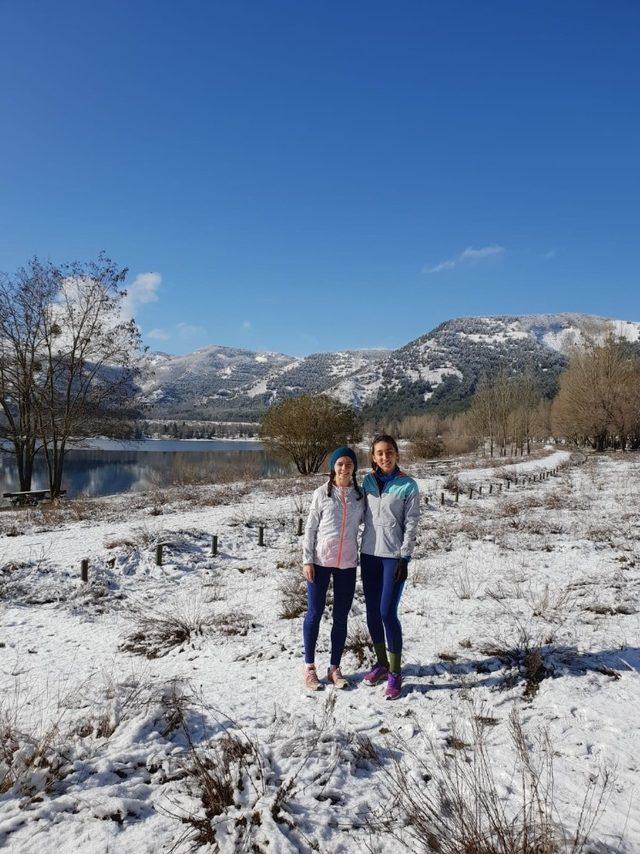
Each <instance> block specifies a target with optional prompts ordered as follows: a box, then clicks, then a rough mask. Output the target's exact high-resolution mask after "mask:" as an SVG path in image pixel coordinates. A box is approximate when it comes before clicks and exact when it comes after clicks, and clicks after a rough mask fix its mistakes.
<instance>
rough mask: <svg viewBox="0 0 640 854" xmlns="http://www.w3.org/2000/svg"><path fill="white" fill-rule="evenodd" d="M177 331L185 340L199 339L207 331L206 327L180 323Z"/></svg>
mask: <svg viewBox="0 0 640 854" xmlns="http://www.w3.org/2000/svg"><path fill="white" fill-rule="evenodd" d="M176 329H177V330H178V332H179V334H180V335H181V336H182V337H183V338H197V337H198V336H199V335H204V334H205V333H206V331H207V330H206V329H205V328H204V326H197V325H195V324H193V323H178V324H176Z"/></svg>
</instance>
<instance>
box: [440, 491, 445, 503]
mask: <svg viewBox="0 0 640 854" xmlns="http://www.w3.org/2000/svg"><path fill="white" fill-rule="evenodd" d="M440 504H442V505H443V506H444V492H441V493H440Z"/></svg>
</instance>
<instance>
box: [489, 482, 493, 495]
mask: <svg viewBox="0 0 640 854" xmlns="http://www.w3.org/2000/svg"><path fill="white" fill-rule="evenodd" d="M489 495H493V484H492V483H490V484H489Z"/></svg>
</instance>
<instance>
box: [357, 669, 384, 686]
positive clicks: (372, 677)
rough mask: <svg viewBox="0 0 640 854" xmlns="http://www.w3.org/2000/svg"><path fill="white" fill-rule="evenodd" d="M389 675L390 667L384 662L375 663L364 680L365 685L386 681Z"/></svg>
mask: <svg viewBox="0 0 640 854" xmlns="http://www.w3.org/2000/svg"><path fill="white" fill-rule="evenodd" d="M388 675H389V668H388V667H385V666H384V664H375V665H374V666H373V668H372V669H371V670H370V671H369V672H368V673H367V675H366V676H365V677H364V679H363V680H362V681H363V682H364V684H365V685H377V684H378V682H384V680H385V679H386V678H387V677H388Z"/></svg>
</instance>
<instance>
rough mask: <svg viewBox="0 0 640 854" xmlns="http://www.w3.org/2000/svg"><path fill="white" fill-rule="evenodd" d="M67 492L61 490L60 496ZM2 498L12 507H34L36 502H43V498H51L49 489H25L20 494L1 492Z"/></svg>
mask: <svg viewBox="0 0 640 854" xmlns="http://www.w3.org/2000/svg"><path fill="white" fill-rule="evenodd" d="M66 492H67V490H66V489H61V490H60V495H66ZM2 497H3V498H8V499H9V500H10V501H11V503H12V504H13V506H14V507H17V506H18V505H20V506H23V505H25V504H30V505H36V504H37V503H38V501H44V500H45V498H51V490H50V489H26V490H23V491H22V492H3V493H2Z"/></svg>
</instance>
